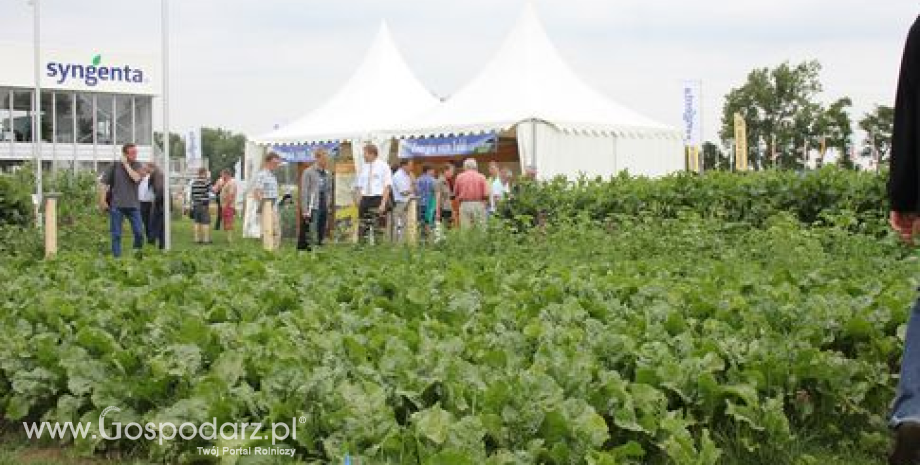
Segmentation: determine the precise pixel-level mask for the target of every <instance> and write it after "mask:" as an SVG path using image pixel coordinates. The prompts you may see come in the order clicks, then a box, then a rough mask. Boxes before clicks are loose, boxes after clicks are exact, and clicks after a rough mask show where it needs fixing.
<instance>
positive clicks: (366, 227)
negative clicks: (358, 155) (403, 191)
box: [354, 145, 393, 242]
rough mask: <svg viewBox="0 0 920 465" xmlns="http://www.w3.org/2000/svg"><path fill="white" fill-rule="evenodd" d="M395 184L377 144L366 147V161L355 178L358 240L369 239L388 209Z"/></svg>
mask: <svg viewBox="0 0 920 465" xmlns="http://www.w3.org/2000/svg"><path fill="white" fill-rule="evenodd" d="M392 186H393V173H391V172H390V167H389V166H387V164H386V162H385V161H383V160H380V157H379V152H378V150H377V146H375V145H367V146H365V147H364V163H363V164H362V165H361V169H360V171H358V176H357V177H356V178H355V184H354V191H355V197H356V199H355V201H356V203H357V204H358V218H359V219H358V221H359V224H358V241H359V242H360V241H362V240H366V239H368V237H369V236H368V234H369V232H371V231H374V224H375V223H377V221H378V219H379V218H380V217H381V216H383V215H384V214H385V213H386V211H387V199H388V198H389V197H390V189H391V188H392Z"/></svg>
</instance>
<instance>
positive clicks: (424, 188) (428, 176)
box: [416, 165, 438, 237]
mask: <svg viewBox="0 0 920 465" xmlns="http://www.w3.org/2000/svg"><path fill="white" fill-rule="evenodd" d="M434 175H435V172H434V167H433V166H431V165H424V166H423V167H422V175H421V176H419V178H418V181H417V182H416V189H417V190H418V197H419V200H418V218H419V223H421V224H422V230H423V233H424V235H425V236H426V237H427V236H428V234H429V233H430V232H431V228H432V227H433V226H434V219H435V212H436V211H437V208H438V200H437V195H436V191H435V185H436V183H437V181H436V180H435V178H434Z"/></svg>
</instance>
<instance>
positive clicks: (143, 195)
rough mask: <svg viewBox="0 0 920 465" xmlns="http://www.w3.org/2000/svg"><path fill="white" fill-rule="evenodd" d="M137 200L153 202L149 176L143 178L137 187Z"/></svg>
mask: <svg viewBox="0 0 920 465" xmlns="http://www.w3.org/2000/svg"><path fill="white" fill-rule="evenodd" d="M137 200H139V201H141V202H153V200H154V198H153V190H152V189H150V175H149V174H148V175H147V176H144V177H143V178H142V179H141V182H140V183H138V185H137Z"/></svg>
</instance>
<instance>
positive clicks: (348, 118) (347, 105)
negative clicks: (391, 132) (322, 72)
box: [254, 22, 438, 145]
mask: <svg viewBox="0 0 920 465" xmlns="http://www.w3.org/2000/svg"><path fill="white" fill-rule="evenodd" d="M437 103H438V99H437V98H436V97H435V96H434V94H432V93H431V92H430V91H429V90H428V89H427V88H425V86H423V85H422V83H421V82H419V80H418V79H417V78H416V77H415V74H413V73H412V71H411V70H410V69H409V66H408V65H407V64H406V61H405V60H404V59H403V57H402V54H400V53H399V50H397V48H396V46H395V44H394V43H393V38H392V36H391V35H390V30H389V28H388V27H387V25H386V23H385V22H384V23H383V24H381V26H380V31H379V32H378V33H377V37H376V39H375V40H374V43H373V45H372V46H371V48H370V50H369V51H368V52H367V55H366V56H365V58H364V62H363V63H362V64H361V65H360V66H359V67H358V69H357V70H356V71H355V73H354V75H353V76H352V77H351V79H349V80H348V82H347V83H346V84H345V86H344V87H342V88H341V89H340V90H339V92H338V93H336V94H335V95H334V96H333V97H332V98H331V99H329V100H328V101H327V102H326V103H325V104H324V105H323V106H321V107H319V108H317V109H316V110H314V111H312V112H311V113H309V114H307V115H306V116H303V117H302V118H300V119H298V120H296V121H294V122H292V123H290V124H288V125H286V126H284V127H281V128H279V129H277V130H275V131H273V132H270V133H268V134H265V135H262V136H259V137H255V138H254V141H255V142H256V143H258V144H261V145H285V144H311V143H319V142H340V141H352V140H364V139H368V138H370V137H371V136H372V135H373V134H375V133H379V132H381V131H383V130H388V129H392V128H393V127H395V126H396V125H397V123H399V122H402V121H405V120H406V119H408V118H411V117H414V116H417V115H419V114H421V113H423V112H425V111H426V110H429V109H431V108H433V107H434V106H435V105H437Z"/></svg>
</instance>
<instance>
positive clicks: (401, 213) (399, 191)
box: [393, 160, 414, 243]
mask: <svg viewBox="0 0 920 465" xmlns="http://www.w3.org/2000/svg"><path fill="white" fill-rule="evenodd" d="M413 190H414V189H413V188H412V175H411V174H409V160H400V161H399V168H397V169H396V173H394V174H393V204H394V205H393V239H395V242H397V243H402V242H405V240H406V236H407V234H406V228H408V226H409V200H410V199H411V198H412V192H413Z"/></svg>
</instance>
